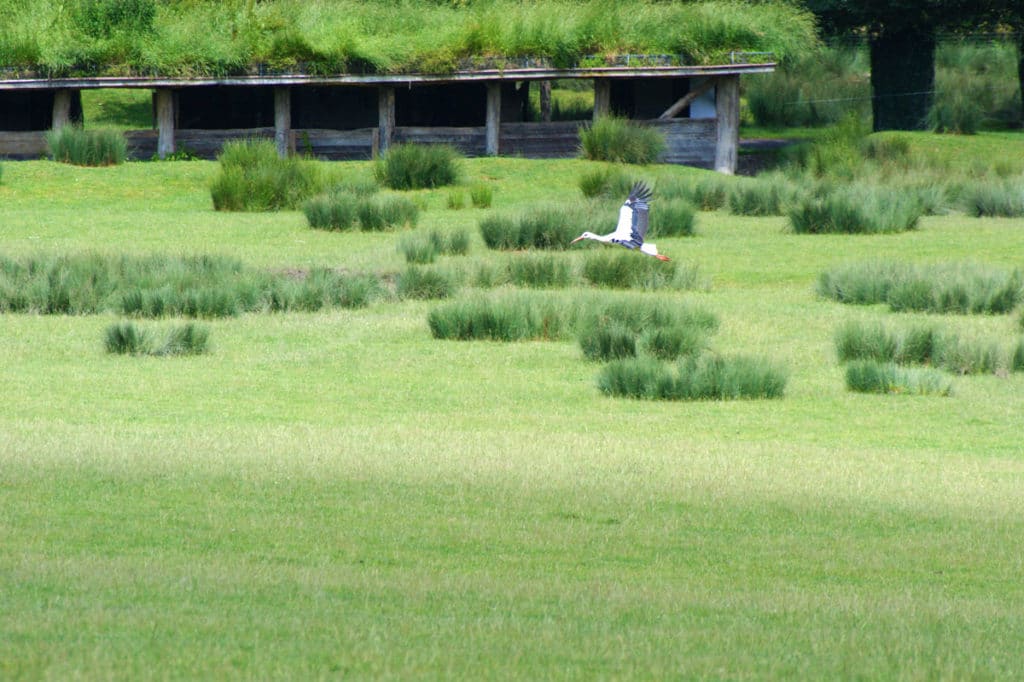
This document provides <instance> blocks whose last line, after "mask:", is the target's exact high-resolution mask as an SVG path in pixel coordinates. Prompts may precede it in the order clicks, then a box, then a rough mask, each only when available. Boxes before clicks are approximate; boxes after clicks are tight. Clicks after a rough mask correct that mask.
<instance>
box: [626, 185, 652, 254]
mask: <svg viewBox="0 0 1024 682" xmlns="http://www.w3.org/2000/svg"><path fill="white" fill-rule="evenodd" d="M651 194H652V193H651V188H650V187H648V186H647V185H646V184H645V183H643V182H638V183H636V184H634V185H633V189H631V190H630V192H629V198H628V199H627V200H626V203H627V204H631V207H632V210H633V219H632V224H631V225H630V227H631V228H632V237H633V241H636V242H639V243H641V244H643V243H644V238H645V237H647V221H648V217H649V214H650V210H651V207H650V205H649V203H648V202H650V200H651Z"/></svg>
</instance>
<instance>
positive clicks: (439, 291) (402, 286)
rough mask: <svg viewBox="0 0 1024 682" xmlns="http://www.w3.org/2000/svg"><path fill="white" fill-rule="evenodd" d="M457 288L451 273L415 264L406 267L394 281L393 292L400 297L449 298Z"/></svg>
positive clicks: (456, 282)
mask: <svg viewBox="0 0 1024 682" xmlns="http://www.w3.org/2000/svg"><path fill="white" fill-rule="evenodd" d="M458 288H459V287H458V281H457V280H456V278H455V277H454V276H453V275H452V274H451V273H449V272H445V271H442V270H438V269H436V268H421V267H418V266H415V265H410V266H409V267H408V268H406V269H405V271H404V272H402V273H401V274H399V275H398V278H397V280H396V281H395V293H396V294H397V295H398V297H399V298H401V299H438V298H450V297H451V296H453V295H454V294H455V293H456V292H457V291H458Z"/></svg>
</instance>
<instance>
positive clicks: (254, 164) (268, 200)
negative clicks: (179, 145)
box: [210, 140, 327, 211]
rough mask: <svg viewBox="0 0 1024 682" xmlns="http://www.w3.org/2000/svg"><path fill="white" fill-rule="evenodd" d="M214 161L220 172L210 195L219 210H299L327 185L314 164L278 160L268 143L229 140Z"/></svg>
mask: <svg viewBox="0 0 1024 682" xmlns="http://www.w3.org/2000/svg"><path fill="white" fill-rule="evenodd" d="M217 158H218V160H219V161H220V171H219V172H218V174H217V175H216V176H214V179H213V181H212V183H211V184H210V195H211V197H212V199H213V207H214V208H215V209H216V210H218V211H276V210H280V209H293V208H298V207H299V206H300V205H302V203H303V202H304V201H305V200H306V199H308V198H310V197H312V196H314V195H316V194H317V193H319V192H321V191H322V190H323V189H324V186H325V185H326V184H327V181H326V178H325V176H324V174H323V172H322V170H321V168H320V166H319V165H318V164H317V163H316V162H315V161H310V160H306V159H300V158H297V157H287V158H283V159H282V158H279V157H278V156H277V149H276V147H275V146H274V143H273V141H271V140H232V141H229V142H227V143H225V144H224V147H223V149H222V150H221V153H220V155H219V156H218V157H217Z"/></svg>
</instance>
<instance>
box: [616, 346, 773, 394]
mask: <svg viewBox="0 0 1024 682" xmlns="http://www.w3.org/2000/svg"><path fill="white" fill-rule="evenodd" d="M786 375H787V373H786V372H785V371H784V370H783V369H781V368H779V367H777V366H776V365H775V364H773V363H772V362H770V361H768V360H765V359H763V358H752V357H747V356H732V357H722V356H717V355H712V354H710V353H706V354H703V355H701V356H699V357H687V358H683V359H682V360H680V361H679V362H678V364H677V365H676V368H675V371H673V370H672V369H671V368H670V367H669V366H667V365H665V364H663V363H661V362H660V361H658V360H654V359H650V358H637V359H631V360H629V359H627V360H617V361H614V362H611V363H609V364H608V365H606V366H605V367H604V369H603V370H602V371H601V373H600V374H599V375H598V388H600V389H601V391H602V392H604V393H606V394H609V395H613V396H622V397H629V398H649V399H660V400H728V399H761V398H779V397H782V394H783V393H784V391H785V388H786V382H787V376H786Z"/></svg>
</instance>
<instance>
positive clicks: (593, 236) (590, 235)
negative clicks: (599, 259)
mask: <svg viewBox="0 0 1024 682" xmlns="http://www.w3.org/2000/svg"><path fill="white" fill-rule="evenodd" d="M581 239H597V235H596V234H594V233H593V232H584V233H583V234H581V235H580V236H579V237H576V239H573V240H572V241H571V242H569V244H570V245H572V244H575V243H576V242H578V241H580V240H581Z"/></svg>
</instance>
